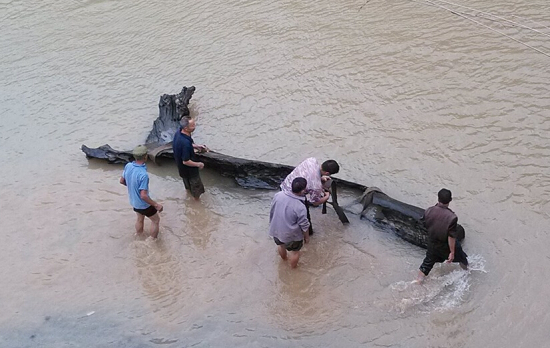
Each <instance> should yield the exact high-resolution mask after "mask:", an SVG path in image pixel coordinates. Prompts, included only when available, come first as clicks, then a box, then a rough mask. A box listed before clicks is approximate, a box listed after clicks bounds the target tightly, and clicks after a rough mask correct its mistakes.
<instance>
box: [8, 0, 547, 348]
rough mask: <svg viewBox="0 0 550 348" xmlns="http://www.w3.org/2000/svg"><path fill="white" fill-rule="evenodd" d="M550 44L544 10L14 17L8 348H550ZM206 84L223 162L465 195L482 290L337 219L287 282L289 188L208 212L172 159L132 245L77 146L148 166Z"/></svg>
mask: <svg viewBox="0 0 550 348" xmlns="http://www.w3.org/2000/svg"><path fill="white" fill-rule="evenodd" d="M455 1H456V2H455ZM459 5H460V6H459ZM495 16H498V17H495ZM549 27H550V4H549V3H548V2H547V1H542V0H532V1H526V0H504V1H499V2H495V1H490V0H480V1H471V0H460V1H459V0H454V1H452V2H449V1H436V0H431V1H409V0H395V1H381V0H371V1H364V0H358V1H348V0H342V1H327V0H319V1H308V0H306V1H300V2H298V1H288V0H284V1H273V2H265V1H232V0H229V1H219V0H214V1H203V2H197V1H174V0H166V1H142V0H136V1H126V0H123V1H108V0H104V1H97V0H93V1H92V0H90V1H83V0H72V1H49V0H46V1H37V0H28V1H19V0H0V29H1V34H0V50H1V54H0V67H1V69H0V144H1V148H2V151H1V153H0V163H1V164H0V168H1V175H0V193H1V197H2V199H1V200H0V211H1V212H2V213H1V223H0V226H1V228H0V237H1V239H2V243H0V249H1V251H0V261H1V264H2V267H0V279H1V283H0V284H1V286H0V304H1V308H2V310H1V311H0V346H1V347H170V348H171V347H177V348H181V347H243V346H244V347H379V346H384V347H407V348H408V347H412V348H415V347H418V348H420V347H546V346H548V340H549V339H550V334H549V332H550V331H549V329H550V315H549V314H548V313H549V312H550V304H549V301H548V300H547V298H548V297H549V296H550V281H549V279H550V267H549V266H548V265H549V261H550V257H549V256H548V245H549V244H550V236H549V234H548V226H549V223H550V216H549V213H548V212H549V208H550V204H549V198H548V197H549V196H550V168H549V164H548V163H549V162H548V161H549V158H550V147H549V145H548V144H549V140H550V136H549V131H550V93H549V92H550V90H549V87H548V81H550V56H549V55H550V28H549ZM191 85H194V86H196V87H197V91H196V92H195V95H194V96H193V99H192V100H191V104H190V109H191V114H192V115H193V116H194V117H196V119H197V124H198V126H197V130H196V132H195V135H194V137H195V139H196V141H197V142H199V143H206V144H208V146H209V147H210V148H211V149H213V150H216V151H219V152H222V153H225V154H228V155H232V156H237V157H244V158H249V159H257V160H263V161H269V162H277V163H285V164H291V165H296V164H298V163H299V162H300V161H301V160H303V159H305V158H307V157H311V156H314V157H317V158H319V160H321V161H322V160H324V159H328V158H334V159H336V160H337V161H338V162H339V163H340V165H341V171H340V173H339V174H338V177H340V178H342V179H347V180H351V181H355V182H360V183H363V184H365V185H369V186H371V185H372V186H377V187H379V188H381V189H382V190H383V191H385V192H386V193H388V194H389V195H390V196H392V197H394V198H396V199H399V200H402V201H404V202H407V203H410V204H413V205H417V206H421V207H427V206H430V205H432V204H435V203H436V202H435V201H436V193H437V191H438V190H439V189H440V188H441V187H447V188H449V189H451V190H452V191H453V195H454V200H453V202H452V203H451V208H452V209H453V210H454V211H455V212H456V213H457V214H458V216H459V221H460V222H461V223H462V224H463V225H464V226H465V228H466V230H467V231H468V235H467V240H466V242H465V244H464V249H465V250H466V251H467V253H468V254H469V255H470V260H471V264H472V267H471V270H470V271H469V272H463V271H460V270H459V268H458V267H455V266H451V265H443V266H441V267H436V268H435V269H434V271H433V272H432V273H431V274H430V277H429V279H428V280H427V281H426V283H425V284H424V285H423V286H416V285H411V284H410V281H411V280H413V279H414V277H415V275H416V272H417V269H418V266H419V265H420V263H421V261H422V258H423V256H424V251H423V250H422V249H420V248H418V247H415V246H413V245H410V244H408V243H406V242H404V241H402V240H400V239H399V238H397V237H396V236H395V235H393V234H391V233H388V232H385V231H382V230H379V229H377V228H376V227H374V226H373V225H371V224H369V223H368V222H364V221H360V220H359V219H358V216H357V215H354V214H353V213H349V217H350V220H351V223H350V224H349V225H346V226H343V225H342V224H341V223H340V222H339V221H338V220H337V218H336V215H335V214H334V211H332V210H331V209H329V213H328V214H327V215H322V214H321V213H320V209H319V210H314V211H313V219H314V223H315V224H316V226H317V233H316V234H315V235H314V236H313V238H312V241H311V243H310V244H309V245H307V246H306V247H305V252H304V255H303V259H302V262H301V265H300V267H299V268H298V269H297V270H295V271H291V270H290V269H289V267H288V265H287V264H285V263H282V262H280V261H279V259H278V258H277V254H276V248H275V245H274V243H273V242H272V241H271V240H270V239H269V238H268V236H267V227H268V213H269V204H270V201H271V197H272V196H273V194H274V192H272V191H262V190H244V189H242V188H239V187H237V186H236V185H235V184H234V182H233V181H232V180H230V179H228V178H222V177H220V176H218V175H217V174H216V173H214V172H209V171H207V170H205V171H204V172H203V181H204V182H205V185H206V194H205V195H204V196H203V198H202V200H201V202H199V203H197V202H194V201H193V200H192V199H189V197H188V196H187V195H186V193H185V191H184V189H183V185H182V184H181V182H180V179H179V177H178V175H177V169H176V167H175V165H173V163H172V162H171V161H169V160H166V161H162V162H161V163H160V165H154V164H149V166H148V168H149V172H150V178H151V186H150V189H151V194H152V196H153V197H154V198H155V199H157V200H159V201H160V202H162V203H163V204H164V207H165V210H164V212H163V213H162V217H161V237H160V240H159V241H158V242H157V243H154V242H151V241H149V240H144V239H141V238H136V237H134V235H133V222H134V213H133V212H132V210H131V208H130V207H129V204H128V200H127V195H126V191H125V188H124V187H122V186H121V185H119V184H118V177H119V176H120V173H121V171H122V166H119V165H108V164H106V163H103V162H100V161H88V160H87V159H86V158H85V156H84V154H83V153H82V152H81V151H80V145H81V144H86V145H88V146H93V147H96V146H99V145H102V144H104V143H109V144H110V145H111V146H113V147H115V148H123V149H128V148H132V147H133V146H134V145H137V144H138V143H140V142H143V141H144V140H145V138H146V136H147V133H148V132H149V130H150V129H151V126H152V122H153V120H154V119H155V118H156V117H157V112H158V106H157V103H158V100H159V96H160V95H162V94H164V93H169V94H173V93H177V92H179V91H180V90H181V88H182V86H191ZM340 201H341V204H342V205H346V204H348V205H349V206H351V204H352V203H353V198H352V197H346V196H345V195H343V196H342V197H341V198H340Z"/></svg>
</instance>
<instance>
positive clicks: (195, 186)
mask: <svg viewBox="0 0 550 348" xmlns="http://www.w3.org/2000/svg"><path fill="white" fill-rule="evenodd" d="M182 179H183V184H184V185H185V189H186V190H189V191H191V194H192V195H193V197H195V198H199V197H200V195H202V194H203V193H204V185H203V184H202V181H201V177H200V176H199V175H197V176H192V177H182Z"/></svg>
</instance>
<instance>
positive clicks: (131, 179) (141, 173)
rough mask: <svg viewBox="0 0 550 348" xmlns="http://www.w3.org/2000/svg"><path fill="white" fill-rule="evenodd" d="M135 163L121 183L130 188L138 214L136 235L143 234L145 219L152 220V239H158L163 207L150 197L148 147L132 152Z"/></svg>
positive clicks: (140, 147)
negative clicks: (146, 163)
mask: <svg viewBox="0 0 550 348" xmlns="http://www.w3.org/2000/svg"><path fill="white" fill-rule="evenodd" d="M132 154H133V156H134V159H135V161H133V162H131V163H128V164H126V166H125V167H124V171H123V172H122V176H121V177H120V180H119V182H120V183H121V184H122V185H124V186H126V187H128V197H129V198H130V204H131V205H132V207H133V208H134V211H135V212H136V214H137V221H136V225H135V227H136V233H137V234H141V233H143V223H144V220H145V217H146V216H147V218H149V220H151V222H152V224H151V237H153V238H154V239H156V238H157V236H158V234H159V224H160V217H159V214H158V212H161V211H162V209H163V207H162V205H161V204H159V203H157V202H155V201H154V200H152V199H151V197H149V174H147V166H146V165H145V162H147V147H145V145H139V146H137V147H136V148H135V149H134V151H133V152H132Z"/></svg>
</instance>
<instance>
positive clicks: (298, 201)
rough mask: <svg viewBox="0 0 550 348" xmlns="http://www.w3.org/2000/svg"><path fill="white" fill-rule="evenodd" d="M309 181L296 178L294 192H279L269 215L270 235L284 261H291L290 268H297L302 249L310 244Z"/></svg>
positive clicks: (272, 203) (293, 184)
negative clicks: (306, 204)
mask: <svg viewBox="0 0 550 348" xmlns="http://www.w3.org/2000/svg"><path fill="white" fill-rule="evenodd" d="M306 187H307V181H306V179H304V178H300V177H298V178H295V179H294V180H293V181H292V187H291V190H292V192H290V193H289V192H286V191H281V192H277V193H276V194H275V196H274V197H273V201H272V202H271V211H270V213H269V235H270V236H271V237H273V240H274V241H275V244H277V250H278V251H279V255H280V256H281V258H282V259H283V260H286V259H287V251H289V252H290V253H289V254H290V255H288V259H289V260H290V267H292V268H296V266H297V265H298V261H299V260H300V249H302V246H303V245H304V241H305V242H306V243H308V242H309V233H308V231H309V221H308V219H307V212H306V206H305V204H304V200H305V195H306Z"/></svg>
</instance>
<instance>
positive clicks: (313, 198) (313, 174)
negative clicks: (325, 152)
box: [281, 157, 340, 234]
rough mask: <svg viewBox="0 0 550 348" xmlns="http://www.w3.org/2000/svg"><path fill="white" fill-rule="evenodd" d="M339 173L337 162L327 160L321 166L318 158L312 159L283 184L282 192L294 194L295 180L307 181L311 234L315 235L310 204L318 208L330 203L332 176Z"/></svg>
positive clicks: (289, 175) (299, 166)
mask: <svg viewBox="0 0 550 348" xmlns="http://www.w3.org/2000/svg"><path fill="white" fill-rule="evenodd" d="M339 171H340V166H339V165H338V163H337V162H336V161H335V160H327V161H325V162H323V164H321V165H319V162H318V161H317V159H316V158H314V157H310V158H308V159H306V160H305V161H303V162H302V163H300V164H299V165H298V166H297V167H296V168H294V170H293V171H292V172H291V173H290V174H288V175H287V177H286V178H285V180H284V181H283V183H282V184H281V191H283V192H292V181H293V180H294V179H295V178H297V177H302V178H305V179H306V180H307V188H306V193H307V194H308V196H309V200H308V199H307V198H306V200H305V202H304V204H305V205H306V208H307V217H308V220H309V223H310V227H309V234H313V228H312V227H311V218H310V215H309V204H312V205H314V206H318V205H320V204H323V203H325V202H326V201H328V199H329V197H330V193H329V192H328V189H329V188H330V186H331V184H332V179H331V178H330V176H331V175H332V174H336V173H338V172H339Z"/></svg>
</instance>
